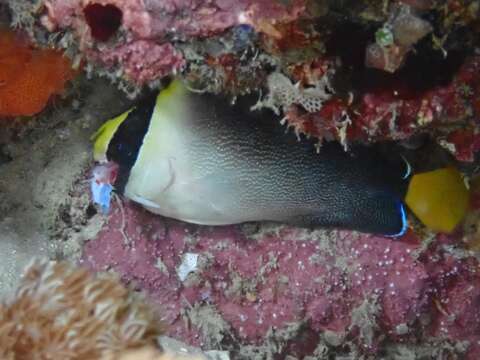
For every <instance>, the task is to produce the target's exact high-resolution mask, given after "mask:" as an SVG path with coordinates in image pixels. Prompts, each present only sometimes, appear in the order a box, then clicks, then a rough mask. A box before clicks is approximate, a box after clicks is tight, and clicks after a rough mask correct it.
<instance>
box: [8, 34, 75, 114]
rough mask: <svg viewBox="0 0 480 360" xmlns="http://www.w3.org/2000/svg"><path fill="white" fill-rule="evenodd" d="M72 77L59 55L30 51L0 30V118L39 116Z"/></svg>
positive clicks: (67, 63) (15, 36)
mask: <svg viewBox="0 0 480 360" xmlns="http://www.w3.org/2000/svg"><path fill="white" fill-rule="evenodd" d="M74 75H75V71H73V69H72V65H71V62H70V60H69V59H67V58H66V57H64V56H63V55H62V53H61V52H59V51H55V50H48V49H46V50H42V49H34V48H33V47H32V46H31V45H30V44H29V42H28V40H27V39H26V37H25V36H23V37H22V36H21V35H20V34H15V33H13V32H11V31H9V30H6V29H2V28H0V116H20V115H25V116H26V115H30V116H31V115H34V114H36V113H38V112H40V111H41V110H42V109H43V108H44V107H45V105H46V104H47V102H48V100H49V99H50V97H51V96H52V95H55V94H59V93H61V92H62V91H63V89H64V86H65V83H66V82H67V81H68V80H71V79H72V78H73V77H74Z"/></svg>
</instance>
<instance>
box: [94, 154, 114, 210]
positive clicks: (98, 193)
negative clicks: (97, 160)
mask: <svg viewBox="0 0 480 360" xmlns="http://www.w3.org/2000/svg"><path fill="white" fill-rule="evenodd" d="M118 171H119V166H118V164H117V163H115V162H113V161H108V162H106V163H102V164H98V165H97V166H95V167H94V168H93V170H92V175H93V176H92V178H91V180H90V191H91V195H92V200H93V202H94V203H95V205H97V206H99V207H100V209H101V211H102V213H103V214H108V212H109V210H110V203H111V199H112V191H113V186H114V185H113V184H115V181H116V180H117V176H118Z"/></svg>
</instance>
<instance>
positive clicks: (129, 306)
mask: <svg viewBox="0 0 480 360" xmlns="http://www.w3.org/2000/svg"><path fill="white" fill-rule="evenodd" d="M161 333H162V326H161V324H160V323H159V322H158V321H156V320H155V318H154V316H153V314H152V313H151V311H150V310H149V308H148V307H147V306H146V305H145V304H144V303H143V302H141V301H139V300H138V299H136V298H135V297H134V296H133V294H132V293H130V292H128V290H127V289H126V288H125V287H124V286H123V285H121V284H120V282H119V281H118V279H117V278H115V277H113V276H110V275H97V276H94V275H92V274H91V273H89V272H88V271H87V270H86V269H80V268H76V267H74V266H72V265H70V264H68V263H54V262H43V261H35V262H33V263H32V265H30V266H29V267H28V269H27V270H26V272H25V275H24V278H23V280H22V282H21V284H20V287H19V288H18V290H17V292H16V294H15V295H14V297H13V298H12V299H11V300H10V301H8V302H4V303H3V304H2V305H1V307H0V357H1V358H2V359H12V360H13V359H64V360H68V359H71V360H73V359H92V360H93V359H116V358H118V356H119V355H120V354H122V353H123V352H124V351H125V350H127V349H136V348H139V347H142V346H148V345H150V346H154V345H155V340H156V337H157V336H158V335H159V334H161Z"/></svg>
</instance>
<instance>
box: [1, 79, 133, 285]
mask: <svg viewBox="0 0 480 360" xmlns="http://www.w3.org/2000/svg"><path fill="white" fill-rule="evenodd" d="M73 99H74V100H73ZM106 104H108V105H106ZM126 107H128V103H127V101H126V100H125V98H124V96H123V95H122V94H120V93H119V92H117V91H116V90H115V88H114V87H112V86H110V85H109V84H108V83H107V82H105V81H101V80H95V81H86V80H84V79H83V80H80V81H79V83H78V84H75V86H74V89H73V90H72V91H71V92H70V94H69V95H68V96H67V99H65V100H61V99H57V100H56V101H55V102H54V103H53V104H52V106H51V107H50V108H49V109H48V110H46V111H45V112H44V113H42V114H40V115H38V116H37V117H35V118H33V119H16V120H15V121H12V120H6V119H5V120H1V123H0V253H1V254H2V259H1V261H0V293H1V294H4V293H6V292H8V291H9V290H10V289H12V287H13V286H14V285H15V284H16V283H17V281H18V279H19V276H20V273H21V269H23V268H24V267H25V265H26V263H28V262H29V261H30V260H31V258H32V257H34V256H43V257H45V256H47V257H49V258H52V259H59V258H67V259H75V258H77V257H78V255H79V251H80V249H81V244H82V243H83V241H84V240H86V239H89V238H92V237H93V236H94V235H95V234H96V232H97V231H98V230H99V229H100V227H101V224H102V221H103V220H102V217H101V216H99V215H96V211H95V210H94V209H93V208H91V207H90V208H89V199H88V192H85V193H83V194H81V196H78V195H79V194H76V195H77V196H75V197H74V198H75V200H73V197H72V196H71V195H72V189H73V187H74V186H76V187H77V188H79V186H80V188H84V187H85V186H84V185H88V184H87V183H86V182H85V184H82V183H81V182H82V181H83V180H84V174H85V172H86V170H87V169H88V168H89V166H90V165H91V161H92V160H91V143H90V140H89V138H90V136H91V134H92V133H93V132H94V131H95V129H96V128H97V126H98V125H99V124H101V123H102V122H103V121H104V120H105V119H107V118H109V117H111V116H112V115H114V114H116V113H118V112H119V111H122V110H124V109H125V108H126ZM79 182H80V183H79ZM85 189H87V188H85Z"/></svg>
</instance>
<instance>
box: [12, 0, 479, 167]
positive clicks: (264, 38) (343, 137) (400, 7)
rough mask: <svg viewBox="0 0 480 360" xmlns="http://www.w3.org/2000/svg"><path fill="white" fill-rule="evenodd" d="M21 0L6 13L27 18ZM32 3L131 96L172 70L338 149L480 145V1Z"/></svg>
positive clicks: (468, 156)
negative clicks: (424, 139)
mask: <svg viewBox="0 0 480 360" xmlns="http://www.w3.org/2000/svg"><path fill="white" fill-rule="evenodd" d="M25 3H26V0H22V1H20V2H19V3H18V4H17V2H15V1H12V2H11V4H10V5H11V8H12V12H13V14H14V18H16V19H19V18H27V19H28V18H29V17H28V16H26V15H24V16H20V15H19V14H25V13H28V10H26V9H28V6H25V5H24V6H20V5H19V4H25ZM40 3H41V5H43V7H42V6H40V7H38V6H35V7H33V6H31V7H30V16H31V14H32V13H33V14H34V17H36V18H39V17H40V18H41V22H42V24H43V25H44V27H45V28H46V29H48V31H50V32H51V33H52V35H51V36H50V39H51V41H52V42H54V43H56V44H57V45H58V46H62V47H66V48H67V51H69V52H73V53H74V54H75V56H76V57H80V58H85V59H86V60H87V67H86V68H87V70H88V71H96V72H98V73H101V74H104V75H105V74H106V75H107V76H109V77H110V78H112V79H115V80H118V79H122V80H124V79H127V80H128V81H129V82H130V85H129V86H128V87H129V88H130V89H129V93H130V94H131V95H132V96H134V95H136V94H138V89H139V86H141V85H144V84H149V85H150V86H159V81H160V80H161V79H162V78H164V77H165V76H168V75H172V74H179V75H181V76H182V77H183V78H184V79H186V80H187V82H188V83H189V84H190V85H191V87H192V88H194V89H196V90H197V91H213V92H227V93H231V94H233V95H238V94H242V93H246V92H251V91H256V90H259V89H260V90H263V91H264V92H266V93H267V95H266V97H264V99H263V101H262V102H261V104H263V105H265V104H266V105H272V104H273V105H275V110H281V111H282V112H283V116H284V120H285V121H286V122H287V123H288V124H289V125H290V126H291V127H293V128H294V129H295V131H296V132H297V133H299V134H300V133H304V134H306V135H309V136H314V137H317V138H319V139H320V140H323V139H332V138H333V139H337V140H340V141H342V142H343V144H344V145H345V147H346V148H347V147H348V143H349V142H353V141H378V140H403V139H408V138H410V137H411V136H412V135H413V134H417V133H422V132H427V133H429V134H432V135H433V136H434V137H435V139H436V141H437V142H438V143H439V144H441V145H442V146H444V147H445V148H446V149H448V150H449V151H450V152H451V153H452V154H453V155H454V156H455V157H456V158H457V159H458V160H460V161H467V162H471V161H473V160H474V157H475V156H474V154H475V152H476V151H477V150H478V148H479V141H478V128H477V125H476V122H475V121H473V119H474V118H475V116H478V111H479V109H478V103H479V96H480V95H479V86H478V84H479V81H480V79H479V75H478V74H479V71H478V63H479V58H478V54H476V53H475V49H476V48H478V45H479V43H478V39H479V38H480V37H479V36H478V31H479V27H478V18H479V12H480V4H479V1H477V0H468V1H463V2H458V1H453V0H448V1H433V0H432V1H403V0H402V1H400V0H397V1H389V2H383V1H367V0H362V1H357V2H345V3H343V2H341V3H339V2H331V1H307V0H295V1H289V2H282V1H273V2H272V1H249V0H242V1H213V2H211V1H196V2H189V1H176V2H171V1H158V0H157V1H154V0H152V1H149V2H141V1H133V2H132V1H123V0H101V1H93V0H88V1H87V0H84V1H81V0H75V1H68V2H65V1H57V0H44V1H42V2H40ZM17 22H18V21H17ZM29 24H30V25H29ZM24 25H25V26H26V27H30V28H31V27H32V26H34V25H31V21H24ZM30 33H34V31H30ZM60 34H63V35H60ZM37 38H38V37H37ZM59 38H60V39H61V40H58V39H59ZM55 39H56V40H55ZM73 44H76V45H73ZM75 47H76V48H77V50H72V48H75ZM370 67H373V68H375V69H371V68H370ZM95 69H98V70H95ZM420 74H421V75H420ZM272 76H273V78H275V79H276V80H277V81H276V83H275V85H274V86H273V87H272V81H271V80H272ZM326 83H328V84H330V86H328V87H325V84H326ZM265 85H267V86H265ZM122 86H124V87H125V85H122ZM132 86H133V88H132ZM278 86H280V87H282V86H283V87H284V89H283V90H281V91H282V92H283V93H285V92H288V93H289V94H291V95H294V96H293V97H280V98H278V96H276V95H275V94H278ZM292 89H293V91H292ZM275 98H276V100H277V104H274V103H272V102H271V101H268V100H271V99H275ZM312 104H313V106H310V105H312ZM259 105H260V104H259Z"/></svg>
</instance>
